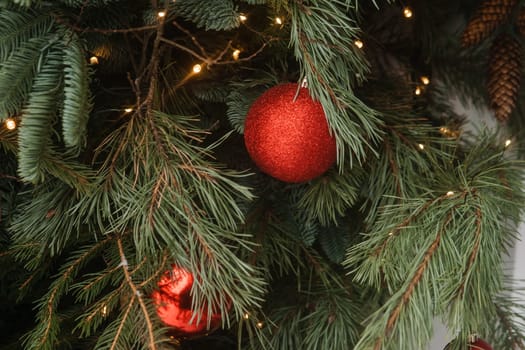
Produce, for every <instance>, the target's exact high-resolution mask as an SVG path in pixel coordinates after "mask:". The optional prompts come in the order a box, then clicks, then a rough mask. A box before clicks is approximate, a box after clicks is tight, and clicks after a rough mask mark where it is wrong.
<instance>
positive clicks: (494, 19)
mask: <svg viewBox="0 0 525 350" xmlns="http://www.w3.org/2000/svg"><path fill="white" fill-rule="evenodd" d="M516 3H517V0H485V1H484V2H483V3H482V4H481V5H480V7H478V9H477V10H476V12H475V13H474V15H473V16H472V18H471V19H470V21H469V22H468V23H467V27H466V28H465V30H464V31H463V35H462V37H461V44H462V45H463V47H469V46H472V45H475V44H478V43H479V42H481V41H482V40H483V39H485V38H486V37H487V36H489V35H490V34H491V33H492V32H493V31H494V30H495V29H496V28H497V27H498V26H499V25H500V24H502V23H503V22H505V21H506V20H507V19H508V18H509V17H510V14H511V13H512V10H513V8H514V6H516Z"/></svg>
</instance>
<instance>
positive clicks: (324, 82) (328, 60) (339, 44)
mask: <svg viewBox="0 0 525 350" xmlns="http://www.w3.org/2000/svg"><path fill="white" fill-rule="evenodd" d="M346 6H347V4H346V5H345V4H344V2H343V1H330V2H313V3H312V4H311V5H304V4H299V3H294V4H292V5H291V6H290V8H291V10H290V11H291V12H290V15H291V19H292V24H291V33H290V45H292V47H293V48H294V54H295V57H296V58H297V59H298V60H299V62H300V64H301V76H303V77H305V78H306V79H307V82H308V85H309V89H310V91H311V94H312V96H313V97H314V98H315V99H317V100H319V101H320V102H321V103H322V104H323V107H324V110H325V113H326V118H327V120H328V123H329V125H330V127H331V129H332V131H333V132H334V134H335V136H336V140H337V146H338V147H337V148H338V162H339V166H340V168H341V169H342V167H343V165H344V163H345V162H346V161H349V162H350V164H352V161H353V160H356V159H357V160H359V161H362V160H363V159H364V158H365V155H366V153H367V152H368V151H369V150H370V148H371V147H372V143H373V142H374V141H376V140H377V138H378V136H379V126H380V124H381V123H380V121H379V119H378V118H377V117H378V114H377V112H376V111H374V110H373V109H371V108H370V107H368V106H367V105H365V104H364V103H363V102H362V101H360V100H359V99H358V98H357V97H356V96H355V94H354V89H355V88H356V86H357V84H358V83H360V82H362V80H363V77H364V76H365V75H366V74H367V72H368V67H367V64H366V61H365V60H364V57H363V56H362V53H361V52H359V49H357V48H356V47H355V45H354V44H353V43H354V41H355V40H356V39H357V38H358V36H359V33H360V31H359V27H358V26H357V23H356V22H355V19H353V18H352V17H351V16H348V14H347V8H346ZM346 152H350V154H351V155H346Z"/></svg>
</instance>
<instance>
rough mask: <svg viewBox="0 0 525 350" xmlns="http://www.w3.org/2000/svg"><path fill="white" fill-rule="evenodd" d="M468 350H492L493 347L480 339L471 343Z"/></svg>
mask: <svg viewBox="0 0 525 350" xmlns="http://www.w3.org/2000/svg"><path fill="white" fill-rule="evenodd" d="M468 348H469V350H492V346H490V345H489V343H487V342H486V341H484V340H483V339H479V338H478V339H476V340H475V341H473V342H471V343H470V344H469V346H468Z"/></svg>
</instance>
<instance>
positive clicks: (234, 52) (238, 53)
mask: <svg viewBox="0 0 525 350" xmlns="http://www.w3.org/2000/svg"><path fill="white" fill-rule="evenodd" d="M240 54H241V50H239V49H236V50H234V51H233V53H232V57H233V59H234V60H236V61H237V60H238V59H239V55H240Z"/></svg>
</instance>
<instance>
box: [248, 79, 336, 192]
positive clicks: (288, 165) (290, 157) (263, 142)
mask: <svg viewBox="0 0 525 350" xmlns="http://www.w3.org/2000/svg"><path fill="white" fill-rule="evenodd" d="M296 93H297V84H292V83H289V84H281V85H277V86H275V87H273V88H271V89H269V90H268V91H266V92H265V93H264V94H262V95H261V96H260V97H259V98H258V99H257V100H256V101H255V102H254V103H253V105H252V106H251V107H250V110H249V111H248V116H247V117H246V122H245V126H244V143H245V144H246V149H247V150H248V153H249V154H250V157H251V158H252V160H253V161H254V162H255V164H257V166H258V167H259V168H260V169H261V171H263V172H265V173H267V174H269V175H271V176H273V177H274V178H276V179H279V180H281V181H285V182H304V181H308V180H311V179H313V178H316V177H318V176H319V175H321V174H323V173H324V172H325V171H326V170H328V169H329V168H330V167H331V166H332V165H333V164H334V162H335V159H336V145H335V139H334V138H333V137H332V136H331V135H330V134H329V131H328V123H327V121H326V116H325V114H324V111H323V107H322V105H321V104H320V103H319V102H316V101H314V100H313V99H312V98H311V97H310V95H309V94H308V90H307V89H306V88H301V89H300V92H299V95H298V97H297V99H296V100H295V101H294V97H295V94H296Z"/></svg>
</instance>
